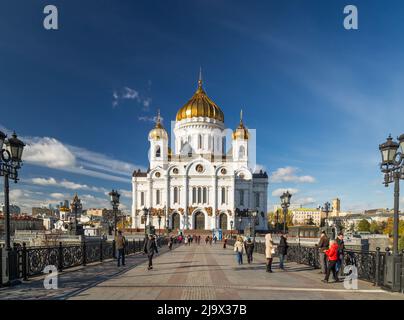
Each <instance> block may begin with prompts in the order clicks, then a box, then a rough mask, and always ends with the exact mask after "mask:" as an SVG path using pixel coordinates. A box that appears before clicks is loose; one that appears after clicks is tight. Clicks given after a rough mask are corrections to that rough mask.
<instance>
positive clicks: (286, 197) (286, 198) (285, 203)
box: [280, 190, 292, 234]
mask: <svg viewBox="0 0 404 320" xmlns="http://www.w3.org/2000/svg"><path fill="white" fill-rule="evenodd" d="M280 198H281V207H282V209H283V233H284V234H285V233H286V215H287V213H288V208H289V206H290V198H292V195H291V194H290V193H289V191H288V190H287V191H286V192H284V193H283V194H282V195H281V196H280Z"/></svg>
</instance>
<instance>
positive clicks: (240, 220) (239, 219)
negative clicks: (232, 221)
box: [238, 216, 243, 233]
mask: <svg viewBox="0 0 404 320" xmlns="http://www.w3.org/2000/svg"><path fill="white" fill-rule="evenodd" d="M242 222H243V218H242V217H241V216H240V217H239V218H238V228H239V229H240V233H241V223H242Z"/></svg>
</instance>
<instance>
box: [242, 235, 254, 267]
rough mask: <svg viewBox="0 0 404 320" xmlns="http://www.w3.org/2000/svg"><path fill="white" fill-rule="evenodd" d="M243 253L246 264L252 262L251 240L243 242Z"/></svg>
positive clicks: (252, 245) (252, 249) (252, 247)
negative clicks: (245, 257)
mask: <svg viewBox="0 0 404 320" xmlns="http://www.w3.org/2000/svg"><path fill="white" fill-rule="evenodd" d="M244 248H245V253H246V255H247V261H248V264H250V263H251V262H252V261H253V252H254V242H252V241H251V238H247V241H245V242H244Z"/></svg>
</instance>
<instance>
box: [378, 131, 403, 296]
mask: <svg viewBox="0 0 404 320" xmlns="http://www.w3.org/2000/svg"><path fill="white" fill-rule="evenodd" d="M399 149H400V150H399ZM379 150H380V153H381V156H382V162H381V164H380V170H381V171H382V173H384V185H385V186H386V187H388V186H389V184H390V183H394V220H393V254H392V255H387V256H386V268H385V273H384V279H385V280H384V284H385V285H387V286H390V287H391V289H392V290H393V291H399V290H400V270H401V267H402V262H401V260H402V259H401V258H402V257H401V256H400V254H399V251H398V239H399V221H400V220H399V219H400V217H399V202H400V179H404V134H402V135H401V136H400V137H398V142H395V141H393V138H392V137H391V135H390V136H389V137H388V138H387V140H386V142H384V143H382V144H381V145H379Z"/></svg>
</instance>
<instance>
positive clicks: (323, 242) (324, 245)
mask: <svg viewBox="0 0 404 320" xmlns="http://www.w3.org/2000/svg"><path fill="white" fill-rule="evenodd" d="M329 245H330V240H329V239H328V237H327V235H326V233H325V231H323V232H321V236H320V241H319V242H318V250H319V259H320V266H321V272H320V273H323V274H326V273H327V256H326V254H325V253H324V250H327V249H328V247H329Z"/></svg>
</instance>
